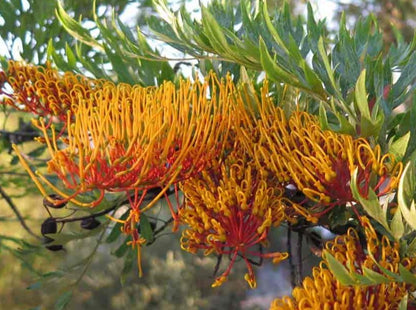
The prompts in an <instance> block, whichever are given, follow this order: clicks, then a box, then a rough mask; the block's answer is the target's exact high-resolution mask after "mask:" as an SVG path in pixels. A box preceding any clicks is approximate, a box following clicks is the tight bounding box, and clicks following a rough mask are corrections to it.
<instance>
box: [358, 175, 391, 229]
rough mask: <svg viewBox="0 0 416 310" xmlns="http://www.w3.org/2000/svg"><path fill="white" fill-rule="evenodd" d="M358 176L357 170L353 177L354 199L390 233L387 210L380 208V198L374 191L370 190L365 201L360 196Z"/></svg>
mask: <svg viewBox="0 0 416 310" xmlns="http://www.w3.org/2000/svg"><path fill="white" fill-rule="evenodd" d="M357 175H358V168H356V169H355V170H354V172H353V174H352V176H351V184H350V187H351V192H352V194H353V196H354V198H355V199H356V200H357V201H358V202H359V203H360V204H361V206H362V207H363V208H364V210H365V212H367V214H368V215H369V216H371V217H372V218H373V219H375V220H376V221H377V222H379V223H380V224H381V225H383V227H384V228H385V229H386V230H387V231H388V232H391V231H390V227H389V225H388V223H387V218H386V216H387V214H386V213H387V210H386V209H383V208H382V207H381V206H380V202H379V200H378V197H377V195H376V193H374V191H373V190H371V189H369V190H368V199H365V198H364V197H362V196H361V195H360V192H359V190H358V187H357Z"/></svg>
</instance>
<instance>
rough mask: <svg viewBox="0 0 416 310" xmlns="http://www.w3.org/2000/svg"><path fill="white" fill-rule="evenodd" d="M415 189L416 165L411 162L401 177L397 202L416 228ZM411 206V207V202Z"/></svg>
mask: <svg viewBox="0 0 416 310" xmlns="http://www.w3.org/2000/svg"><path fill="white" fill-rule="evenodd" d="M414 189H415V174H414V167H413V165H412V163H411V162H409V163H407V165H406V167H405V168H404V170H403V173H402V176H401V177H400V181H399V186H398V189H397V203H398V205H399V208H400V211H401V213H402V215H403V217H404V219H405V220H406V222H407V223H408V224H409V225H410V226H411V227H412V228H413V229H416V206H415V201H414V200H413V194H414ZM410 201H411V203H410V207H409V202H410Z"/></svg>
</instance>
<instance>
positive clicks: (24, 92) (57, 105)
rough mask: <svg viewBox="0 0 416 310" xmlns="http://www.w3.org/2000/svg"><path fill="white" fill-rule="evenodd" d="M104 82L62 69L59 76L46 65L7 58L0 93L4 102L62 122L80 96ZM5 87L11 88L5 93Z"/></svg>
mask: <svg viewBox="0 0 416 310" xmlns="http://www.w3.org/2000/svg"><path fill="white" fill-rule="evenodd" d="M105 83H106V82H105V81H103V80H94V79H89V78H86V77H84V76H82V75H76V74H73V73H71V72H66V73H65V74H64V75H60V74H59V72H58V71H57V70H55V69H52V68H51V67H50V66H49V65H47V66H46V67H42V66H34V65H29V64H25V63H24V62H17V61H12V60H10V61H9V62H8V68H7V70H6V71H1V72H0V95H4V96H5V98H4V103H5V104H8V105H10V106H13V107H14V108H16V109H18V110H22V111H27V112H32V113H33V114H35V115H39V116H44V117H45V116H56V117H57V118H58V119H59V120H61V121H65V120H66V117H67V111H68V110H73V109H74V107H75V106H76V105H77V104H78V102H79V101H80V98H88V97H90V96H91V95H92V93H94V92H95V91H96V90H97V89H100V88H101V87H102V85H103V84H105ZM7 88H11V90H12V92H9V91H8V89H7Z"/></svg>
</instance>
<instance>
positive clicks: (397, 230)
mask: <svg viewBox="0 0 416 310" xmlns="http://www.w3.org/2000/svg"><path fill="white" fill-rule="evenodd" d="M391 233H392V235H393V237H394V239H396V240H399V239H400V238H401V237H402V236H403V234H404V224H403V218H402V212H401V211H400V208H398V209H397V210H396V213H394V216H393V219H392V221H391Z"/></svg>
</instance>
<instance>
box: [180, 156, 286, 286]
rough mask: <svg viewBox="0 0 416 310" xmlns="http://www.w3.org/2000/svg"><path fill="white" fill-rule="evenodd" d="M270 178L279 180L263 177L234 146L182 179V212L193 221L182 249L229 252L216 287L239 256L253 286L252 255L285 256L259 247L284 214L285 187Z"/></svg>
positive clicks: (185, 219)
mask: <svg viewBox="0 0 416 310" xmlns="http://www.w3.org/2000/svg"><path fill="white" fill-rule="evenodd" d="M268 181H276V180H267V179H266V178H264V177H263V176H262V174H260V173H259V171H258V170H257V169H256V165H255V163H254V162H253V161H250V160H249V158H248V157H247V156H241V155H238V154H236V151H235V150H234V151H233V153H232V154H231V155H229V156H228V157H227V159H226V160H225V161H223V162H221V163H220V162H216V163H215V162H214V163H213V164H212V165H211V167H210V168H209V169H206V170H203V171H202V172H201V173H200V174H199V175H198V176H195V177H193V178H190V179H188V180H186V181H185V182H183V183H182V184H181V189H182V190H183V192H184V195H185V197H186V199H185V204H184V207H183V208H181V209H180V217H181V220H182V221H183V222H184V223H185V224H187V225H188V226H189V228H188V229H187V230H185V231H184V232H183V235H182V238H181V246H182V248H183V249H184V250H186V251H189V252H191V253H196V252H197V251H198V250H204V253H205V254H206V255H208V254H210V253H212V252H214V253H216V254H217V255H227V256H229V257H230V263H229V265H228V268H227V269H226V270H225V271H224V272H223V273H222V274H221V275H220V276H219V277H218V278H217V279H216V280H215V282H214V284H213V286H219V285H221V284H222V283H223V282H224V281H226V279H227V277H228V275H229V273H230V272H231V268H232V266H233V264H234V262H235V261H236V259H237V257H238V256H241V257H242V259H243V260H244V261H245V263H246V265H247V269H248V273H247V274H246V275H245V279H246V281H247V282H248V283H249V285H250V286H251V287H255V286H256V280H255V276H254V272H253V268H252V264H251V261H250V257H257V258H272V259H273V262H275V263H278V262H280V261H281V260H283V259H285V258H286V257H287V253H279V252H274V253H262V252H261V251H259V248H258V246H259V245H265V244H267V235H268V233H269V230H270V228H271V227H272V226H277V225H279V224H280V222H281V221H282V220H283V219H284V211H283V207H282V205H281V202H280V198H281V196H282V193H283V189H282V188H279V186H275V183H274V182H270V183H269V182H268ZM271 183H273V185H271Z"/></svg>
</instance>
